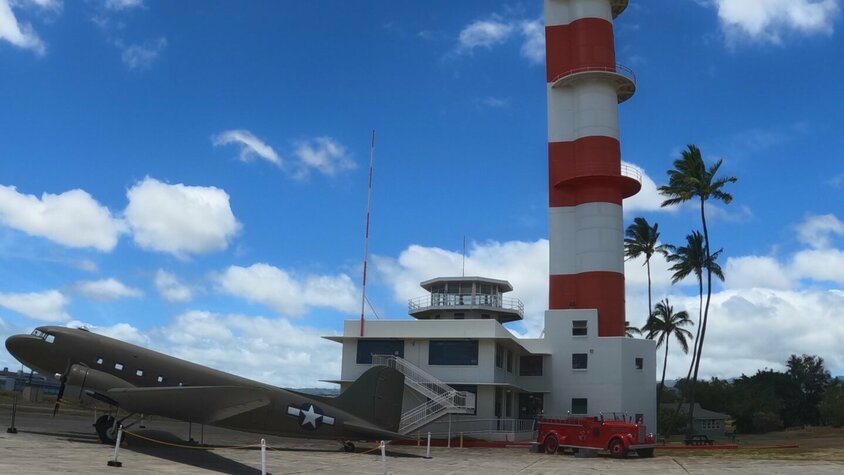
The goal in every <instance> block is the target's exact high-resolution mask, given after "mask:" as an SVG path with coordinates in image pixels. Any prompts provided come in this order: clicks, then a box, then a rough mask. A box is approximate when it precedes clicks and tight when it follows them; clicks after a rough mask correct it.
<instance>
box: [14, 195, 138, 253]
mask: <svg viewBox="0 0 844 475" xmlns="http://www.w3.org/2000/svg"><path fill="white" fill-rule="evenodd" d="M0 223H1V224H3V225H5V226H8V227H10V228H13V229H17V230H19V231H22V232H24V233H26V234H29V235H31V236H40V237H44V238H47V239H49V240H51V241H53V242H56V243H59V244H62V245H64V246H68V247H92V248H94V249H97V250H99V251H111V250H112V249H114V246H116V245H117V239H118V237H119V236H120V234H121V233H123V232H124V231H125V225H124V224H123V222H122V221H120V220H119V219H115V218H114V217H112V215H111V212H110V211H109V210H108V208H106V207H105V206H102V205H100V204H99V203H98V202H97V201H96V200H95V199H94V198H92V197H91V195H89V194H88V193H87V192H85V191H83V190H79V189H76V190H70V191H66V192H64V193H61V194H58V195H53V194H50V193H43V194H42V195H41V198H38V197H36V196H34V195H24V194H21V193H19V192H18V191H17V189H16V188H15V187H14V186H3V185H0Z"/></svg>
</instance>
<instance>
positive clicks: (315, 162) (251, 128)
mask: <svg viewBox="0 0 844 475" xmlns="http://www.w3.org/2000/svg"><path fill="white" fill-rule="evenodd" d="M749 3H750V2H744V1H741V0H653V1H648V2H643V1H631V2H630V6H629V7H628V9H627V10H626V11H625V12H624V13H623V14H622V15H621V16H620V17H619V18H618V19H617V21H616V28H615V32H616V49H617V59H618V61H619V62H620V63H622V64H625V65H627V66H629V67H631V68H633V69H634V70H635V72H636V77H637V92H636V95H635V96H634V97H633V98H632V99H631V100H629V101H627V102H626V103H624V104H622V105H621V106H620V128H621V144H622V157H623V160H624V161H625V162H627V163H630V164H633V165H635V166H637V167H639V168H641V169H642V171H643V172H644V174H645V178H644V183H643V185H644V186H643V191H642V192H641V193H640V194H639V195H638V196H636V197H634V198H632V199H630V200H627V201H626V202H625V219H626V221H627V223H625V224H628V223H629V222H630V221H632V219H633V218H634V217H636V216H645V217H646V218H648V219H649V220H650V221H651V222H658V223H659V225H660V230H661V231H662V240H663V242H668V243H675V244H677V243H680V242H681V241H682V240H683V238H684V236H685V235H686V233H688V232H689V231H690V230H691V229H693V228H696V227H697V226H698V215H697V214H696V211H695V209H694V208H692V207H681V208H679V209H673V210H665V209H660V207H659V203H660V201H661V198H660V197H659V196H658V194H657V193H656V191H655V187H656V186H658V185H660V184H664V183H665V181H666V175H665V170H667V169H668V168H669V167H670V166H671V164H672V161H673V160H674V159H675V158H677V157H678V156H679V152H680V151H681V150H682V149H683V148H684V147H685V145H686V144H689V143H694V144H697V145H698V146H699V147H700V148H701V150H702V151H703V154H704V156H705V157H706V158H707V159H708V160H710V161H714V160H715V159H719V158H723V160H724V164H723V166H722V171H723V173H725V174H728V175H733V176H736V177H738V179H739V181H738V182H737V183H736V184H735V185H732V186H731V189H730V191H731V192H732V193H733V195H734V197H735V200H734V201H733V203H732V204H730V205H729V206H723V205H715V206H714V207H712V208H711V209H710V210H709V213H710V214H709V216H710V217H711V233H712V239H713V243H714V244H715V245H716V246H717V247H723V248H724V255H723V257H722V261H721V264H722V266H723V268H724V270H725V272H726V274H727V281H726V282H725V283H723V284H718V286H717V287H716V288H715V295H714V296H713V310H712V317H711V318H712V320H711V322H712V323H711V326H710V329H709V333H708V336H707V347H708V350H707V354H706V355H705V357H704V362H703V365H702V368H701V372H702V373H703V374H704V376H707V377H708V376H721V377H729V376H737V375H738V374H740V373H741V372H745V373H753V372H755V371H756V370H757V369H760V368H765V367H769V368H776V369H781V368H782V364H783V362H784V361H785V360H786V359H787V357H788V356H789V354H791V353H798V354H799V353H809V354H818V355H820V356H822V357H823V358H825V359H826V361H827V366H828V367H830V368H831V369H832V370H833V373H835V374H844V354H843V353H842V351H841V350H840V348H839V346H840V341H842V340H844V310H842V309H844V292H842V285H844V270H842V269H844V240H842V237H843V236H844V221H842V220H844V210H842V205H841V197H842V193H844V165H842V164H841V160H840V159H839V157H838V155H839V152H838V151H839V150H841V149H842V146H844V143H842V142H844V134H841V132H840V125H839V124H841V123H842V122H844V112H842V108H841V104H844V89H842V88H841V87H840V77H841V73H842V69H844V59H842V55H841V54H840V53H841V51H844V44H842V43H844V41H842V37H841V34H840V31H839V30H840V28H841V7H842V5H841V2H840V1H839V0H821V1H815V0H790V1H785V0H760V1H758V2H752V5H749ZM541 15H542V3H541V2H539V1H521V2H518V1H516V2H508V3H503V2H488V1H463V2H453V1H449V2H446V1H431V2H425V3H424V4H407V3H405V2H388V1H372V2H366V3H359V2H340V1H324V2H286V1H285V2H224V3H219V2H189V3H182V2H179V3H174V2H155V1H140V0H106V1H95V0H90V1H85V2H62V1H60V0H37V1H36V0H0V104H2V108H0V333H2V334H3V335H8V334H12V333H16V332H21V331H27V332H28V331H30V330H31V329H32V327H34V326H37V325H41V324H47V323H52V324H68V325H79V324H85V325H88V326H89V327H91V328H93V329H95V330H96V331H100V332H103V333H107V334H110V335H114V336H117V337H120V338H123V339H126V340H129V341H132V342H135V343H139V344H143V345H146V346H150V347H153V348H155V349H159V350H162V351H166V352H169V353H173V354H176V355H178V356H183V357H188V358H190V359H193V360H197V361H200V362H203V363H206V364H209V365H212V366H215V367H218V368H221V369H225V370H231V371H235V372H239V373H241V374H244V375H246V376H250V377H254V378H258V379H262V380H265V381H268V382H272V383H276V384H280V385H292V386H312V385H316V384H317V383H316V381H317V380H318V379H327V378H336V377H337V376H338V375H339V361H340V347H339V345H337V344H336V343H332V342H328V341H324V340H321V339H320V338H319V336H320V335H328V334H332V333H336V332H338V331H340V329H341V325H342V321H343V320H345V319H354V318H357V315H358V313H359V305H360V303H359V302H360V269H361V257H362V253H363V219H364V212H365V208H366V183H367V178H366V177H367V167H368V161H369V134H370V130H371V129H373V128H374V129H377V134H378V139H377V147H376V161H375V176H374V187H375V188H374V195H373V211H372V226H371V240H370V251H371V267H370V269H371V274H370V280H369V286H368V296H369V300H370V301H371V303H372V307H373V308H374V312H373V310H371V309H367V315H368V317H369V318H376V316H375V314H376V313H377V316H378V317H380V318H407V313H406V312H407V310H406V301H407V299H408V298H411V297H415V296H418V295H422V294H423V291H422V290H421V289H420V288H419V287H418V283H419V282H420V281H422V280H426V279H428V278H431V277H435V276H440V275H456V274H459V273H460V271H461V256H460V254H461V246H462V242H463V238H464V236H465V237H466V241H467V258H466V273H467V274H480V275H486V276H489V277H494V278H502V279H507V280H510V281H511V282H512V283H513V285H514V287H515V291H514V292H513V296H515V297H519V298H521V299H522V300H523V301H524V302H525V305H526V318H525V321H524V322H523V323H522V324H516V325H512V326H511V330H513V331H514V332H515V333H518V334H520V335H538V334H539V333H540V332H541V329H542V313H543V311H544V310H545V308H546V306H547V292H548V290H547V273H548V264H547V254H548V249H547V247H548V245H547V189H546V183H547V178H546V174H547V171H546V168H547V157H546V140H547V137H546V124H545V121H546V115H545V114H546V112H545V108H546V102H545V101H546V100H545V74H544V58H543V55H544V38H543V36H542V31H543V30H542V23H541ZM640 264H641V262H636V261H631V262H628V264H627V266H626V267H627V268H626V274H627V305H628V319H629V320H631V321H632V322H633V323H638V324H641V323H643V322H644V313H645V312H643V310H642V309H645V308H646V307H647V303H646V302H647V296H646V281H645V276H644V271H643V268H642V266H641V265H640ZM653 265H654V297H655V299H657V300H658V299H661V298H663V297H666V296H668V297H670V299H671V302H672V303H673V304H674V305H675V307H676V308H683V309H687V310H688V311H689V312H690V313H692V314H696V313H697V296H696V284H695V283H694V282H692V281H688V282H685V283H683V284H681V285H677V286H671V285H670V274H669V273H668V271H667V270H666V269H667V266H666V265H665V263H664V262H662V261H660V260H656V261H654V262H653ZM639 320H641V322H640V321H639ZM686 358H687V357H685V356H683V355H682V354H680V353H679V352H677V353H674V352H672V353H671V357H670V358H669V368H668V373H669V377H676V376H679V375H680V374H681V373H684V370H683V367H684V366H685V365H686V361H687V359H686ZM0 366H9V367H11V368H15V367H18V364H17V363H16V362H14V360H13V359H12V358H11V357H10V356H9V355H8V354H6V353H5V351H0Z"/></svg>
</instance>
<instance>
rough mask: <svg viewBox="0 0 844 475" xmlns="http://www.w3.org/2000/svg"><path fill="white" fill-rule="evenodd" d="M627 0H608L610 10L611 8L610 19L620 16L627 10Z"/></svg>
mask: <svg viewBox="0 0 844 475" xmlns="http://www.w3.org/2000/svg"><path fill="white" fill-rule="evenodd" d="M628 3H629V1H628V0H610V8H612V17H613V18H616V17H617V16H619V15H621V12H623V11H624V10H626V9H627V4H628Z"/></svg>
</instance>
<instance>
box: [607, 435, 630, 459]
mask: <svg viewBox="0 0 844 475" xmlns="http://www.w3.org/2000/svg"><path fill="white" fill-rule="evenodd" d="M610 456H611V457H612V458H614V459H623V458H626V457H627V449H625V448H624V444H623V443H622V442H621V441H620V440H618V439H613V440H612V442H610Z"/></svg>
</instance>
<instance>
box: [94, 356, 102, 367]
mask: <svg viewBox="0 0 844 475" xmlns="http://www.w3.org/2000/svg"><path fill="white" fill-rule="evenodd" d="M96 361H97V364H99V365H101V364H103V357H102V356H97V359H96Z"/></svg>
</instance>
